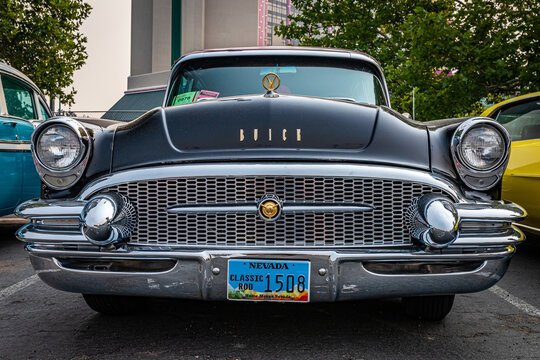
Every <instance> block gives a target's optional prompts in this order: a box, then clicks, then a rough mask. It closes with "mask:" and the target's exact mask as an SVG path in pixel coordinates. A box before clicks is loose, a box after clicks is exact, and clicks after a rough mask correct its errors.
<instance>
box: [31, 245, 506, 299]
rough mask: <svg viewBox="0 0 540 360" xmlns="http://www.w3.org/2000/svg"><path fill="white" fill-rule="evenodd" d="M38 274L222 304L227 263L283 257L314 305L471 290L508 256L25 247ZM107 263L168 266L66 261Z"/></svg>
mask: <svg viewBox="0 0 540 360" xmlns="http://www.w3.org/2000/svg"><path fill="white" fill-rule="evenodd" d="M27 250H28V251H29V252H30V259H31V261H32V264H33V266H34V268H35V269H36V272H37V273H38V275H39V277H40V278H41V279H42V280H43V281H44V282H45V283H47V284H48V285H50V286H52V287H54V288H56V289H59V290H64V291H70V292H76V293H86V294H110V295H131V296H153V297H173V298H184V299H201V300H225V299H226V296H227V295H226V294H227V292H226V290H227V266H228V260H229V259H238V258H246V259H287V260H307V261H309V262H310V263H311V276H310V278H311V283H310V286H311V294H310V299H311V301H312V302H331V301H344V300H355V299H368V298H383V297H401V296H414V295H435V294H456V293H468V292H476V291H481V290H484V289H487V288H489V287H490V286H492V285H494V284H495V283H496V282H497V281H499V280H500V279H501V278H502V276H503V275H504V273H505V272H506V269H507V268H508V264H509V261H510V257H511V256H512V253H511V252H510V251H508V250H506V249H504V248H503V249H499V250H498V251H491V252H487V253H471V254H428V253H424V252H408V251H405V252H404V251H398V252H380V251H372V252H368V251H364V252H363V253H340V252H334V251H324V252H323V251H310V252H307V251H282V252H276V251H252V252H251V251H249V252H248V251H245V252H240V251H218V250H216V251H201V252H190V251H184V252H182V251H129V252H114V251H111V252H107V251H105V252H96V251H69V250H47V249H40V248H37V247H35V246H33V245H27ZM97 258H99V259H102V260H110V261H111V262H115V261H117V262H122V261H130V260H137V261H140V262H144V261H150V260H151V261H159V260H162V261H168V262H167V263H168V264H171V265H172V267H171V268H170V269H168V270H165V271H158V272H154V271H147V272H127V271H125V272H116V271H106V270H104V269H96V270H76V269H73V268H68V267H66V266H65V265H64V264H65V263H66V262H67V261H69V260H71V261H75V262H77V261H80V262H81V261H84V260H85V259H97ZM455 260H459V261H461V262H462V263H463V264H465V263H467V262H471V263H472V264H473V266H474V269H470V270H468V271H458V272H450V273H439V274H399V273H396V274H381V273H377V272H373V271H370V270H368V269H369V266H367V265H369V264H376V263H380V262H384V263H402V262H411V263H418V262H421V263H437V262H441V261H455Z"/></svg>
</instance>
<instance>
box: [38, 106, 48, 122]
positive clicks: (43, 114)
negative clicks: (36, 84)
mask: <svg viewBox="0 0 540 360" xmlns="http://www.w3.org/2000/svg"><path fill="white" fill-rule="evenodd" d="M39 111H41V117H42V118H43V120H47V119H48V118H49V114H48V113H47V110H45V106H43V104H42V103H41V102H40V103H39Z"/></svg>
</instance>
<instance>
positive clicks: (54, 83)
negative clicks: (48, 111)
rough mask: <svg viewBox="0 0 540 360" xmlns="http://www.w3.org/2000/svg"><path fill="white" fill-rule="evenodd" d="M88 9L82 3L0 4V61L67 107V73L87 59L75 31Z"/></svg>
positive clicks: (13, 0) (22, 0) (12, 0)
mask: <svg viewBox="0 0 540 360" xmlns="http://www.w3.org/2000/svg"><path fill="white" fill-rule="evenodd" d="M91 9H92V8H91V7H90V5H88V4H86V3H85V2H84V1H83V0H0V60H2V61H4V62H6V63H8V64H9V65H11V66H13V67H15V68H17V69H19V70H21V71H22V72H23V73H25V74H26V75H27V76H28V77H30V78H31V79H32V80H33V81H34V82H35V83H36V85H37V86H38V87H39V88H40V89H41V90H42V91H43V92H44V93H45V95H48V96H49V97H51V98H53V99H54V98H58V99H60V102H62V103H64V104H67V105H71V104H72V103H73V96H74V95H75V93H76V91H75V89H73V88H71V89H69V87H70V86H71V85H72V83H73V80H72V77H73V72H74V71H75V70H78V69H80V68H81V67H82V66H83V64H84V62H85V60H86V58H87V53H86V47H85V43H86V37H85V36H83V35H82V34H81V33H80V31H79V28H80V26H81V24H82V22H83V20H84V19H86V18H87V17H88V15H89V14H90V11H91Z"/></svg>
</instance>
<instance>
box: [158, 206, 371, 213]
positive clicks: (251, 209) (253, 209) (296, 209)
mask: <svg viewBox="0 0 540 360" xmlns="http://www.w3.org/2000/svg"><path fill="white" fill-rule="evenodd" d="M289 204H290V205H288V204H287V203H284V204H283V209H282V212H283V213H301V212H312V213H327V212H330V213H337V212H367V211H373V207H372V206H369V205H354V204H350V205H344V204H335V205H323V204H309V203H308V204H301V205H300V204H298V205H295V204H292V203H289ZM257 211H258V209H257V205H256V204H237V205H231V204H218V205H184V204H182V205H173V206H171V207H169V208H167V212H168V213H171V214H197V213H211V214H220V213H253V214H256V213H257Z"/></svg>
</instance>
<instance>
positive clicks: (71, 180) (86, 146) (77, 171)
mask: <svg viewBox="0 0 540 360" xmlns="http://www.w3.org/2000/svg"><path fill="white" fill-rule="evenodd" d="M53 126H63V127H66V128H67V129H68V130H70V131H72V132H73V133H74V134H75V136H77V138H78V140H79V143H80V145H81V152H80V154H79V156H78V157H77V160H76V161H74V162H73V164H71V165H69V166H68V167H66V168H63V169H55V168H52V167H50V166H47V165H46V164H44V163H43V162H42V161H41V159H40V157H39V154H38V151H37V144H38V141H39V139H40V138H41V135H42V134H43V133H44V132H45V131H46V130H47V129H49V128H51V127H53ZM91 150H92V142H91V141H90V136H89V134H88V132H87V130H86V128H85V127H84V126H83V125H82V124H81V123H80V122H78V121H77V120H74V119H71V118H68V117H56V118H52V119H50V120H47V121H45V122H43V123H42V124H41V125H39V126H38V127H37V128H36V130H35V131H34V133H33V134H32V142H31V151H32V157H33V159H34V163H35V164H36V169H37V172H38V174H39V176H40V177H41V180H43V182H44V183H45V184H46V185H47V186H48V187H50V188H52V189H54V190H63V189H67V188H69V187H71V186H73V184H75V183H76V182H77V181H78V180H79V179H80V178H81V176H82V174H83V172H84V169H85V167H86V164H87V163H88V158H89V157H90V153H91Z"/></svg>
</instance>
